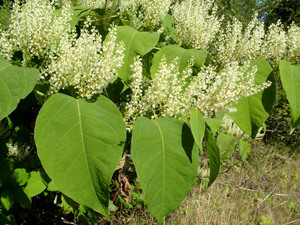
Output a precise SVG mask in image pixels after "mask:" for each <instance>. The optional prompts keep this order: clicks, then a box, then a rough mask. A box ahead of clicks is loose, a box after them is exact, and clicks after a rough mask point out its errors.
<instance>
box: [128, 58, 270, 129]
mask: <svg viewBox="0 0 300 225" xmlns="http://www.w3.org/2000/svg"><path fill="white" fill-rule="evenodd" d="M191 66H192V62H190V64H189V65H188V66H187V68H186V69H185V70H184V71H183V72H182V73H180V72H179V68H178V65H177V59H175V60H174V61H173V62H172V63H170V64H167V63H166V59H165V58H164V57H163V58H162V60H161V62H160V66H159V69H158V71H157V73H156V74H155V78H154V79H153V80H152V81H151V82H150V84H149V86H148V88H147V89H146V90H145V91H143V88H142V84H143V78H142V77H143V75H142V64H141V62H140V59H139V58H136V59H135V62H134V64H133V66H132V68H133V72H134V73H133V75H132V82H131V85H130V87H131V89H132V93H133V94H132V98H131V101H130V102H129V103H127V105H126V107H125V113H124V115H125V116H124V119H125V121H126V122H127V123H128V124H130V123H132V122H133V121H135V119H136V118H137V116H139V115H146V114H150V115H151V116H152V118H156V117H158V116H171V117H177V118H180V119H184V118H186V117H188V115H189V113H190V110H191V108H192V107H195V108H196V109H198V110H199V111H201V112H202V113H204V114H205V116H211V113H214V112H217V111H220V110H222V111H232V110H234V109H233V108H232V103H233V102H236V101H237V100H238V99H239V98H241V97H243V96H250V95H253V94H255V93H257V92H260V91H262V90H263V89H265V88H267V87H268V86H269V85H270V83H269V82H265V83H263V84H262V85H256V84H255V82H254V76H255V74H256V72H257V68H256V67H254V68H252V69H251V68H250V66H249V64H246V65H245V66H239V65H238V63H237V62H235V63H231V64H228V65H227V66H226V67H224V68H223V70H222V71H220V72H219V73H217V72H215V71H214V70H213V69H212V68H209V67H208V68H205V69H202V71H201V72H200V73H199V74H198V75H197V76H192V69H191Z"/></svg>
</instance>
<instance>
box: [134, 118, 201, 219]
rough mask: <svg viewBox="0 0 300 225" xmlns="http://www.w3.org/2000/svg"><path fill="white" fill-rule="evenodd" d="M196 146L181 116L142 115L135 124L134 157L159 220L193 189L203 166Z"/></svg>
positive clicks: (152, 212) (148, 198)
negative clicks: (179, 118)
mask: <svg viewBox="0 0 300 225" xmlns="http://www.w3.org/2000/svg"><path fill="white" fill-rule="evenodd" d="M195 146H196V145H194V140H193V136H192V134H191V131H190V129H189V127H188V126H187V125H186V124H184V123H183V122H181V121H180V120H177V119H174V118H158V119H157V120H150V119H147V118H144V117H139V118H138V119H137V121H136V122H135V124H134V129H133V135H132V149H131V150H132V159H133V162H134V165H135V168H136V172H137V176H138V179H139V180H140V184H141V188H142V190H143V191H144V193H145V202H146V204H147V206H148V209H149V211H150V213H151V214H152V215H153V216H154V217H155V218H156V219H157V220H158V222H159V223H161V222H162V221H163V218H164V216H165V215H167V214H168V213H169V212H171V211H173V210H174V209H175V208H176V207H177V206H178V205H179V204H180V203H181V202H182V201H183V199H184V198H185V196H186V195H187V193H188V192H189V191H190V188H191V186H192V184H193V181H194V179H195V177H196V175H197V172H198V166H199V155H198V151H197V148H196V147H195Z"/></svg>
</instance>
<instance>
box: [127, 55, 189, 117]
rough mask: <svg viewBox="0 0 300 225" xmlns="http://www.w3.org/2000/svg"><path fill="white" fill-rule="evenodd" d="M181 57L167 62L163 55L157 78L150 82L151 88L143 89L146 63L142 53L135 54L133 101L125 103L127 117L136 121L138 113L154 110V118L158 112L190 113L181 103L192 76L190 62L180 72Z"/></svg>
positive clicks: (143, 113) (166, 113)
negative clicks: (143, 72)
mask: <svg viewBox="0 0 300 225" xmlns="http://www.w3.org/2000/svg"><path fill="white" fill-rule="evenodd" d="M177 61H178V59H175V60H174V61H173V62H172V63H170V64H167V62H166V58H165V57H163V58H162V60H161V62H160V65H159V69H158V71H157V73H156V74H155V78H154V79H153V80H152V81H151V82H149V83H150V84H149V85H148V88H147V90H146V91H145V92H143V87H142V86H143V84H144V83H145V81H143V74H142V63H141V59H140V58H139V57H136V58H135V62H134V64H133V66H132V70H133V74H132V80H131V84H130V88H131V89H132V95H131V101H130V102H129V103H127V105H126V107H125V114H124V119H125V121H127V122H129V123H130V121H135V119H136V118H137V116H139V115H146V114H147V113H149V112H150V113H152V118H157V117H158V116H175V117H179V116H181V115H183V114H186V111H185V110H186V109H185V108H184V106H183V105H181V99H182V97H183V94H184V87H186V86H187V78H188V77H190V76H191V74H192V69H191V66H192V64H190V65H189V66H188V67H187V68H186V69H185V70H184V71H183V73H182V74H181V75H182V76H181V75H180V72H179V68H178V63H177Z"/></svg>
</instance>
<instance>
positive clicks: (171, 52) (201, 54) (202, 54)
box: [150, 45, 207, 78]
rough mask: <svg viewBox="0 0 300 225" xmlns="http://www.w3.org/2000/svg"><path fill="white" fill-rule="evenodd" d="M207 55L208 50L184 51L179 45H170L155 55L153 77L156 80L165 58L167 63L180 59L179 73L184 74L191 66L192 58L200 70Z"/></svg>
mask: <svg viewBox="0 0 300 225" xmlns="http://www.w3.org/2000/svg"><path fill="white" fill-rule="evenodd" d="M206 55H207V53H206V50H202V49H201V50H196V49H184V48H182V47H179V46H177V45H168V46H166V47H163V48H162V49H161V50H160V51H158V52H156V53H155V55H154V58H153V60H152V67H151V71H150V72H151V77H152V78H154V76H155V73H156V71H157V70H158V67H159V64H160V61H161V58H162V57H163V56H165V57H166V60H167V63H171V62H172V61H173V60H174V59H175V58H176V57H178V66H179V71H180V72H182V71H183V70H184V69H185V68H186V67H187V65H188V64H189V61H190V60H191V58H193V59H194V66H195V67H197V68H198V69H199V68H200V67H201V66H202V65H203V64H204V63H205V60H206Z"/></svg>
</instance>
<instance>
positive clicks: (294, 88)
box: [279, 60, 300, 127]
mask: <svg viewBox="0 0 300 225" xmlns="http://www.w3.org/2000/svg"><path fill="white" fill-rule="evenodd" d="M279 70H280V79H281V82H282V86H283V88H284V90H285V93H286V97H287V100H288V101H289V104H290V107H291V116H292V119H293V127H297V126H299V125H300V64H296V65H292V64H291V63H289V62H287V61H285V60H283V61H281V62H280V64H279Z"/></svg>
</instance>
